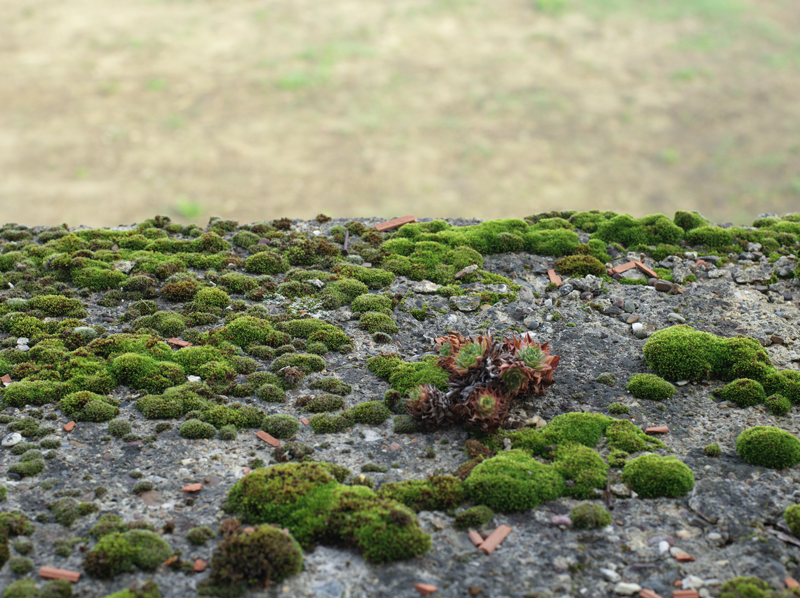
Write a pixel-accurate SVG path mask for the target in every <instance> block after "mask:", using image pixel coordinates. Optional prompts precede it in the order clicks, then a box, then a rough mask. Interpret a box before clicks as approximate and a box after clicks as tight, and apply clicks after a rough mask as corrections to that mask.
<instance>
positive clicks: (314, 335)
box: [276, 318, 351, 351]
mask: <svg viewBox="0 0 800 598" xmlns="http://www.w3.org/2000/svg"><path fill="white" fill-rule="evenodd" d="M276 328H277V329H278V330H281V331H283V332H286V333H288V334H289V335H291V336H292V337H295V338H301V339H306V340H307V341H308V342H309V343H313V342H321V343H323V344H324V345H325V346H326V347H327V348H328V350H329V351H339V350H341V349H342V347H344V346H346V345H349V344H350V342H351V341H350V337H348V336H347V335H346V334H345V333H344V332H343V331H342V330H341V329H339V328H337V327H336V326H334V325H333V324H330V323H328V322H325V321H324V320H318V319H316V318H306V319H303V320H289V321H288V322H281V323H279V324H277V325H276Z"/></svg>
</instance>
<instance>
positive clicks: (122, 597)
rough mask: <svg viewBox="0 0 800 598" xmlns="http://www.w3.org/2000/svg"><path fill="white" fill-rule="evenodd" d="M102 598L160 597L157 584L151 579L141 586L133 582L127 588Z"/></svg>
mask: <svg viewBox="0 0 800 598" xmlns="http://www.w3.org/2000/svg"><path fill="white" fill-rule="evenodd" d="M103 598H161V591H160V590H159V589H158V584H157V583H156V582H154V581H152V580H151V581H147V582H145V583H144V584H143V585H141V586H140V585H139V584H138V583H136V582H134V584H133V585H132V586H131V587H130V588H128V589H127V590H120V591H119V592H114V593H113V594H109V595H108V596H104V597H103Z"/></svg>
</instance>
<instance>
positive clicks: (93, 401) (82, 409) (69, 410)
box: [58, 390, 119, 422]
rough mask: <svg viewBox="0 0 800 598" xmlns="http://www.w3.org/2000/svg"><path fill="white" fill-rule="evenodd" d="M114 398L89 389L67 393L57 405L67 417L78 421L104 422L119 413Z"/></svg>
mask: <svg viewBox="0 0 800 598" xmlns="http://www.w3.org/2000/svg"><path fill="white" fill-rule="evenodd" d="M117 405H118V403H117V401H116V400H115V399H112V398H110V397H104V396H101V395H98V394H95V393H93V392H89V391H85V390H84V391H79V392H73V393H71V394H68V395H67V396H66V397H64V398H63V399H61V401H60V402H59V404H58V406H59V408H60V409H61V411H62V412H63V413H64V415H66V416H67V417H70V418H72V419H75V420H78V421H93V422H105V421H108V420H110V419H114V418H115V417H116V416H117V415H119V407H117Z"/></svg>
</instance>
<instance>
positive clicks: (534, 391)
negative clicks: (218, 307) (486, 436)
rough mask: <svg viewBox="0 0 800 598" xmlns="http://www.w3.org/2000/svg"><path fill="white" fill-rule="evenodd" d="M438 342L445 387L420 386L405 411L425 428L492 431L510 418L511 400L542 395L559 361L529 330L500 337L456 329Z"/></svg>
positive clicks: (412, 394) (412, 393) (545, 344)
mask: <svg viewBox="0 0 800 598" xmlns="http://www.w3.org/2000/svg"><path fill="white" fill-rule="evenodd" d="M436 342H437V345H438V347H439V355H440V358H439V367H441V368H443V369H444V370H446V371H447V372H448V373H449V374H450V379H449V382H448V386H449V390H448V391H446V392H444V391H442V390H439V389H438V388H436V387H435V386H432V385H428V384H426V385H422V386H418V387H417V388H415V389H414V390H412V391H411V396H410V399H409V402H408V413H409V415H410V416H411V417H413V418H414V419H416V420H417V421H419V422H420V423H421V424H422V425H423V426H424V427H426V428H429V429H433V428H438V427H440V426H444V425H448V424H452V423H456V422H465V423H468V424H471V425H473V426H475V427H476V428H478V429H480V430H483V431H486V432H495V431H496V430H497V429H498V428H499V427H500V426H502V425H503V424H504V423H505V422H506V420H507V419H508V414H509V411H510V409H511V405H512V403H513V401H514V399H516V398H519V397H524V396H529V395H539V396H541V395H543V394H544V389H545V388H547V387H548V386H550V385H551V384H553V371H554V370H555V368H556V366H557V365H558V361H559V357H557V356H554V355H550V350H549V349H548V347H547V343H543V344H539V343H538V342H536V340H534V338H533V336H532V335H531V334H530V333H526V334H523V335H522V336H519V337H517V336H512V337H510V338H504V339H496V338H494V337H492V336H491V335H486V336H483V335H481V336H478V337H476V338H474V339H473V338H471V337H466V338H465V337H463V336H462V335H461V334H459V333H455V334H449V335H447V336H444V337H440V338H438V339H436Z"/></svg>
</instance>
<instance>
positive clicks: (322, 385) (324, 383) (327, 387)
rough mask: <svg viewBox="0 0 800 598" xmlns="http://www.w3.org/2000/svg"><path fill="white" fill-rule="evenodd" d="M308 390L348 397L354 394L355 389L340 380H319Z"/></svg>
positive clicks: (310, 384) (311, 384) (310, 385)
mask: <svg viewBox="0 0 800 598" xmlns="http://www.w3.org/2000/svg"><path fill="white" fill-rule="evenodd" d="M308 388H309V389H311V390H323V391H325V392H327V393H330V394H334V395H339V396H342V397H343V396H346V395H349V394H350V393H351V392H353V387H352V386H350V385H349V384H347V383H346V382H342V381H341V380H339V379H338V378H319V379H318V380H314V381H313V382H311V383H309V385H308Z"/></svg>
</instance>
